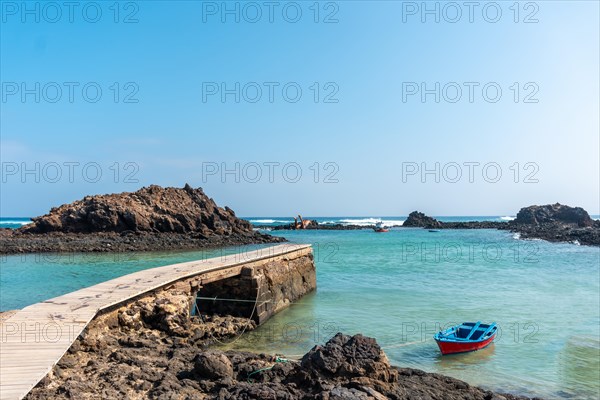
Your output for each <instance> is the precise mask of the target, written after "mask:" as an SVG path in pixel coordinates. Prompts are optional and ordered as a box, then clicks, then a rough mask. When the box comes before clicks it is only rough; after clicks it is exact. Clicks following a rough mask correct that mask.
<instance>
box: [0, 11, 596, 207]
mask: <svg viewBox="0 0 600 400" xmlns="http://www.w3.org/2000/svg"><path fill="white" fill-rule="evenodd" d="M0 3H1V7H2V8H1V11H2V21H1V27H0V29H1V32H0V45H1V50H0V52H1V54H0V55H1V61H0V73H1V79H0V80H1V81H2V93H1V94H2V98H1V103H0V106H1V108H2V109H1V113H0V117H1V126H0V128H1V158H2V189H1V193H0V200H1V209H0V215H1V216H3V217H8V216H32V215H39V214H43V213H46V212H47V211H48V210H49V209H50V207H52V206H56V205H59V204H62V203H65V202H70V201H73V200H75V199H78V198H81V197H83V196H85V195H87V194H96V193H109V192H121V191H133V190H136V189H138V188H139V187H141V186H145V185H148V184H152V183H155V184H160V185H165V186H183V185H184V184H185V183H186V182H188V183H190V184H191V185H192V186H202V187H203V188H204V189H205V191H206V192H207V193H208V194H209V195H210V196H212V197H213V198H214V199H215V200H216V201H217V202H218V203H219V204H221V205H228V206H230V207H231V208H233V209H234V210H236V212H237V213H238V215H245V216H251V215H252V216H287V215H295V214H297V213H298V212H300V213H302V214H303V215H307V216H341V215H375V216H377V215H388V216H389V215H406V214H408V213H409V212H410V211H412V210H415V209H418V210H421V211H424V212H426V213H428V214H431V215H511V214H513V215H514V214H515V213H516V212H517V211H518V209H519V208H521V207H523V206H527V205H531V204H546V203H554V202H560V203H564V204H569V205H577V206H582V207H584V208H586V209H587V210H588V211H589V212H590V213H591V214H600V209H599V202H600V199H599V191H600V188H599V181H600V176H599V169H600V166H599V162H600V154H599V152H600V143H599V140H600V139H599V138H600V128H599V108H600V104H599V92H600V88H599V71H600V65H599V47H600V45H599V37H600V33H599V7H598V4H599V3H598V2H597V1H537V2H520V3H517V5H516V6H515V5H514V2H513V1H509V2H496V3H490V2H474V3H470V4H474V5H472V6H471V7H472V8H470V7H468V6H465V5H464V4H465V3H464V2H457V3H450V5H448V2H427V3H426V5H425V7H427V10H433V13H432V14H431V13H427V10H424V9H423V6H424V4H425V3H422V2H401V1H374V2H368V1H340V2H320V3H317V5H316V6H315V2H313V1H299V2H277V1H274V2H262V1H259V2H227V3H223V2H202V1H141V2H120V3H117V7H115V3H114V2H112V1H109V2H102V1H99V2H96V3H94V2H77V1H76V2H74V3H73V4H74V5H73V6H71V7H72V8H70V7H68V6H66V5H64V3H63V2H35V1H31V2H26V3H23V2H20V1H18V2H12V1H2V2H0ZM225 4H226V5H225ZM25 7H27V9H25ZM225 7H227V9H224V8H225ZM436 10H437V11H436ZM498 12H500V14H498ZM436 13H437V15H436ZM436 18H438V20H439V22H436ZM236 19H237V21H236ZM315 21H316V22H315ZM515 21H516V22H515ZM436 83H438V85H439V86H436ZM236 85H239V86H236ZM483 88H485V91H484V90H483ZM498 89H500V90H501V92H502V93H501V95H500V96H498V95H497V94H496V93H497V90H498ZM98 90H101V95H99V94H98V93H99V92H98ZM259 90H260V92H259ZM298 90H301V94H299V92H298ZM459 90H460V96H459ZM471 90H472V91H471ZM423 93H424V96H422V95H423ZM236 97H237V98H236ZM436 97H437V98H438V99H436ZM470 97H471V98H470ZM236 100H237V101H236ZM436 100H438V101H437V102H436ZM515 101H516V102H515ZM436 163H438V164H436ZM477 163H479V164H477ZM484 167H485V168H484ZM436 168H437V172H436ZM223 169H226V170H228V171H230V172H229V173H227V174H225V175H224V176H223V175H222V172H223ZM424 169H427V170H432V171H433V172H431V173H428V174H422V172H423V170H424ZM236 170H237V172H236ZM484 170H485V173H484ZM27 171H29V172H27ZM231 171H233V172H231ZM98 172H101V176H97V173H98ZM117 172H118V173H117ZM258 172H260V175H258V174H257V173H258ZM298 172H301V174H302V175H301V176H298ZM317 172H318V173H317ZM458 172H460V174H461V175H460V176H459V175H457V173H458ZM498 172H500V173H501V176H499V177H498V176H497V173H498ZM517 172H518V173H517ZM236 173H237V174H238V175H239V177H236ZM470 173H471V176H469V175H470ZM436 180H437V182H436ZM315 181H316V182H315ZM515 181H516V182H515Z"/></svg>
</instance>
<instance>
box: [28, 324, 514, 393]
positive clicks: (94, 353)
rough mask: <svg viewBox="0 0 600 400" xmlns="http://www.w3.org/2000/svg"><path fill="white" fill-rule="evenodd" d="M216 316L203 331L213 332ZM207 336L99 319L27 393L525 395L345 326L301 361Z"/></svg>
mask: <svg viewBox="0 0 600 400" xmlns="http://www.w3.org/2000/svg"><path fill="white" fill-rule="evenodd" d="M216 318H223V319H221V320H218V319H217V320H216V322H221V324H223V323H227V324H229V326H231V329H230V330H229V331H228V332H230V334H231V335H234V334H236V331H238V332H239V331H241V330H243V329H244V327H243V322H242V321H240V320H239V319H238V320H232V319H229V320H227V317H216ZM214 322H215V320H214V319H213V320H212V321H210V322H209V323H208V324H207V325H208V326H207V327H206V328H203V332H204V333H206V332H209V335H213V334H214V329H215V324H214ZM209 324H210V325H209ZM196 329H200V327H199V326H198V327H197V328H196ZM192 331H195V329H193V330H192ZM200 337H201V338H200V339H199V338H198V336H196V335H189V336H185V337H172V336H169V335H167V334H166V333H165V332H164V331H161V330H155V329H137V330H131V329H127V328H124V327H120V328H109V327H107V326H106V325H104V326H98V325H96V326H94V327H93V328H92V329H88V332H87V333H86V335H84V336H83V337H82V338H80V339H79V340H78V341H77V342H76V343H75V344H74V345H73V346H72V348H71V349H70V350H69V352H68V353H67V354H66V355H65V356H63V358H62V359H61V360H60V361H59V362H58V364H57V365H56V366H55V367H54V369H53V370H52V371H51V373H50V374H49V375H48V376H46V378H44V380H42V381H41V382H40V383H39V384H38V385H37V386H36V387H35V388H34V389H33V390H32V391H31V392H30V393H29V394H28V395H27V396H26V399H29V400H32V399H67V398H68V399H73V398H129V399H146V398H147V399H192V398H198V399H232V400H233V399H323V400H326V399H327V400H334V399H340V400H341V399H376V400H383V399H415V398H420V399H449V400H452V399H474V400H489V399H495V400H503V399H510V400H513V399H524V398H523V397H517V396H513V395H508V394H506V395H501V394H497V393H493V392H490V391H486V390H482V389H480V388H477V387H473V386H470V385H469V384H467V383H465V382H462V381H459V380H457V379H454V378H450V377H446V376H442V375H438V374H430V373H426V372H423V371H420V370H415V369H409V368H397V367H393V366H391V365H390V363H389V361H388V359H387V357H386V355H385V354H384V352H383V351H382V349H381V348H380V347H379V345H378V344H377V342H376V341H375V340H374V339H371V338H368V337H364V336H362V335H355V336H346V335H343V334H341V333H338V334H337V335H335V336H334V337H333V338H332V339H330V340H329V341H328V342H327V343H326V344H325V345H324V346H315V347H313V349H311V350H310V351H309V352H308V353H307V354H306V355H304V357H302V359H301V360H300V361H296V360H288V359H285V358H284V356H281V357H275V356H270V355H266V354H254V353H249V352H241V351H225V352H223V351H219V350H214V349H208V348H206V344H207V341H206V339H204V338H205V337H206V336H205V335H202V336H200ZM213 338H215V339H216V337H214V336H213ZM219 338H220V339H222V338H223V337H222V336H219Z"/></svg>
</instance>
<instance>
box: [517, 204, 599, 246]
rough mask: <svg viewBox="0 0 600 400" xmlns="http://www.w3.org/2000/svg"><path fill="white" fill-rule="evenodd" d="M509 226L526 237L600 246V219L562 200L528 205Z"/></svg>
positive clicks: (523, 237) (522, 236)
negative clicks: (560, 201)
mask: <svg viewBox="0 0 600 400" xmlns="http://www.w3.org/2000/svg"><path fill="white" fill-rule="evenodd" d="M508 227H509V229H510V230H511V231H513V232H518V233H519V234H520V235H521V238H522V239H544V240H547V241H550V242H571V243H579V244H583V245H589V246H600V221H594V220H593V219H592V218H591V217H590V215H589V214H588V213H587V211H585V210H584V209H583V208H581V207H569V206H566V205H562V204H559V203H556V204H547V205H544V206H537V205H535V206H529V207H524V208H522V209H521V210H520V211H519V213H518V214H517V218H515V219H514V220H513V221H511V222H510V223H509V224H508Z"/></svg>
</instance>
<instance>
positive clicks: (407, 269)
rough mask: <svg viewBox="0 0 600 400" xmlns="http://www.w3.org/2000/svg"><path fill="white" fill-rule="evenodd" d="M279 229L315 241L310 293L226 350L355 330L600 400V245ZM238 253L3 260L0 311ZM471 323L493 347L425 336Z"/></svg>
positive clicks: (409, 359)
mask: <svg viewBox="0 0 600 400" xmlns="http://www.w3.org/2000/svg"><path fill="white" fill-rule="evenodd" d="M275 233H276V234H279V235H282V236H285V237H287V238H288V239H290V240H291V241H294V242H299V243H311V244H313V248H314V254H315V261H316V265H317V281H318V290H317V291H316V292H315V293H313V294H311V295H309V296H306V297H304V298H303V299H301V300H300V301H299V302H298V303H296V304H294V305H292V306H291V307H290V308H289V309H287V310H285V311H283V312H281V313H280V314H278V315H276V316H274V317H273V318H272V319H271V320H269V321H268V322H267V323H266V324H265V325H263V326H262V327H260V328H259V329H258V330H256V331H254V332H251V333H248V334H246V335H244V336H242V337H241V338H238V339H236V340H235V341H234V342H233V343H230V344H228V345H227V346H226V347H233V348H239V349H251V350H254V351H262V352H267V353H283V354H285V355H286V356H288V357H294V356H301V355H302V354H304V353H305V352H306V351H308V350H309V349H310V348H311V347H312V346H313V345H315V344H317V343H323V342H325V341H326V340H327V339H328V338H330V337H331V336H332V335H333V334H335V333H336V332H338V331H342V332H344V333H347V334H354V333H363V334H365V335H368V336H373V337H375V338H377V340H378V342H379V343H380V344H381V345H382V346H383V347H384V349H385V351H386V353H387V354H388V357H389V358H390V360H391V361H392V363H394V364H396V365H399V366H407V367H414V368H421V369H424V370H426V371H431V372H439V373H443V374H447V375H451V376H454V377H457V378H460V379H464V380H466V381H467V382H470V383H472V384H476V385H480V386H484V387H486V388H490V389H495V390H500V391H505V392H514V393H520V394H529V395H538V396H544V397H547V398H561V397H562V398H578V399H579V398H598V397H599V394H598V391H599V390H600V385H599V383H598V379H597V378H598V376H599V374H600V366H599V361H598V360H599V359H600V345H599V342H600V340H599V339H600V297H599V293H600V275H599V266H600V249H599V248H597V247H586V246H577V245H573V244H553V243H548V242H544V241H537V240H536V241H522V240H515V239H514V237H513V235H512V234H511V233H509V232H504V231H496V230H447V231H444V230H442V231H440V232H435V233H430V232H428V231H427V230H422V229H411V228H399V229H392V230H391V231H390V232H388V233H384V234H377V233H374V232H372V231H370V230H360V231H289V232H288V231H286V232H281V231H278V232H275ZM257 247H260V246H251V248H257ZM241 249H242V248H239V247H238V248H230V249H225V250H211V251H202V252H164V253H144V254H140V253H137V254H117V255H109V254H100V255H98V254H93V255H85V254H70V255H69V254H67V255H61V256H56V255H27V256H20V255H17V256H8V257H7V256H4V257H2V260H1V261H2V262H1V263H0V286H1V288H2V290H1V291H0V310H8V309H14V308H21V307H24V306H26V305H28V304H32V303H35V302H38V301H42V300H45V299H48V298H51V297H55V296H58V295H60V294H64V293H67V292H70V291H73V290H76V289H79V288H81V287H85V286H89V285H92V284H95V283H99V282H102V281H105V280H107V279H111V278H114V277H117V276H120V275H123V274H126V273H131V272H135V271H138V270H142V269H145V268H150V267H155V266H161V265H167V264H171V263H176V262H182V261H188V260H194V259H201V258H207V257H215V256H220V255H221V254H223V255H226V254H231V253H234V252H238V251H240V250H241ZM244 249H245V247H244ZM471 320H473V321H474V320H482V321H484V322H491V321H496V322H497V323H498V324H499V326H500V328H501V329H500V332H499V337H498V338H497V340H496V342H495V343H494V344H493V345H491V346H490V347H488V348H487V349H485V350H482V351H479V352H475V353H470V354H463V355H454V356H445V357H442V356H440V354H439V351H438V350H437V347H436V345H435V343H434V342H433V339H432V336H433V334H434V333H435V332H436V331H437V330H439V329H441V328H443V327H446V326H449V325H452V324H455V323H459V322H462V321H471Z"/></svg>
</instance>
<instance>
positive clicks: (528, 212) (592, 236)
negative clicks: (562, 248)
mask: <svg viewBox="0 0 600 400" xmlns="http://www.w3.org/2000/svg"><path fill="white" fill-rule="evenodd" d="M402 226H404V227H421V228H427V229H502V230H510V231H512V232H518V233H519V234H520V235H521V238H523V239H544V240H548V241H551V242H577V243H579V244H584V245H591V246H600V221H594V220H593V219H592V218H591V217H590V215H589V214H588V213H587V211H585V210H584V209H583V208H581V207H569V206H566V205H562V204H558V203H556V204H548V205H544V206H537V205H534V206H529V207H524V208H521V210H520V211H519V212H518V213H517V217H516V218H515V219H514V220H512V221H510V222H501V221H468V222H441V221H438V220H436V219H435V218H432V217H429V216H427V215H425V214H423V213H421V212H418V211H413V212H412V213H410V215H409V216H408V218H407V219H406V221H404V224H403V225H402Z"/></svg>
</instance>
